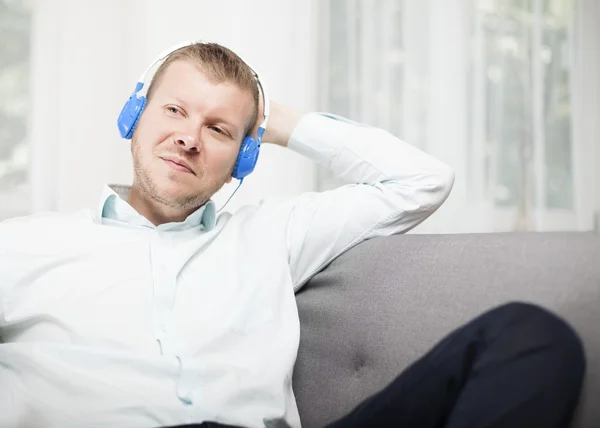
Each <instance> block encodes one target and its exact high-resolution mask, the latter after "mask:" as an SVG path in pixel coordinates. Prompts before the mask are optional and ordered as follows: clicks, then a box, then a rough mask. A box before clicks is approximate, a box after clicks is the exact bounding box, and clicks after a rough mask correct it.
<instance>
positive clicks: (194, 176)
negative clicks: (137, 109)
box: [132, 43, 259, 216]
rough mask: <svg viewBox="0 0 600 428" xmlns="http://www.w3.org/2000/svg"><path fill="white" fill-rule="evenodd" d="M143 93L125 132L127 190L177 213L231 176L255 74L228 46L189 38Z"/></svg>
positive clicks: (253, 108)
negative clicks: (130, 178)
mask: <svg viewBox="0 0 600 428" xmlns="http://www.w3.org/2000/svg"><path fill="white" fill-rule="evenodd" d="M147 100H148V101H147V104H146V107H145V109H144V111H143V113H142V115H141V117H140V120H139V123H138V124H137V127H136V129H135V132H134V134H133V138H132V154H133V163H134V184H133V188H132V194H134V195H135V199H136V200H138V199H142V200H144V202H145V203H144V204H143V205H145V206H147V207H148V206H153V207H156V208H160V209H161V210H162V211H164V212H170V213H173V214H175V213H180V214H181V216H185V215H187V214H189V213H191V212H192V211H194V210H195V209H196V208H198V207H200V206H201V205H203V204H204V203H205V202H206V201H207V200H208V199H209V198H210V197H212V195H213V194H214V193H215V192H217V191H218V190H219V189H220V188H221V187H222V186H223V184H225V183H226V182H229V181H231V174H232V171H233V168H234V166H235V161H236V159H237V155H238V152H239V149H240V145H241V142H242V140H243V139H244V137H245V136H246V135H248V133H250V132H251V130H252V129H253V128H254V126H255V123H256V119H257V112H258V105H259V92H258V86H257V82H256V79H255V77H254V75H253V73H252V70H251V69H250V67H248V65H247V64H246V63H244V62H243V61H242V60H241V59H240V58H239V57H238V56H237V55H236V54H235V53H233V52H232V51H230V50H229V49H227V48H225V47H223V46H220V45H217V44H208V43H207V44H204V43H196V44H193V45H189V46H186V47H184V48H181V49H178V50H176V51H175V52H174V53H172V54H171V55H170V56H169V57H168V58H167V59H166V60H165V61H164V62H163V63H162V64H161V65H160V66H159V68H158V69H157V71H156V73H155V74H154V77H153V79H152V82H151V83H150V86H149V88H148V92H147Z"/></svg>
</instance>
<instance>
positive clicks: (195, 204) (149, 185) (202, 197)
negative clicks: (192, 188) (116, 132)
mask: <svg viewBox="0 0 600 428" xmlns="http://www.w3.org/2000/svg"><path fill="white" fill-rule="evenodd" d="M131 152H132V155H133V169H134V177H135V181H136V182H137V185H138V186H139V189H140V191H141V192H142V193H143V194H145V195H146V196H147V197H149V198H150V199H152V200H153V201H155V202H158V203H159V204H161V205H165V206H167V207H169V208H175V209H181V210H187V211H193V210H195V209H197V208H200V207H201V206H202V205H204V204H205V203H206V202H207V201H208V200H209V199H210V198H211V197H212V196H213V195H214V194H215V193H216V192H217V191H219V190H220V189H221V187H223V185H224V184H225V182H226V180H227V178H228V177H229V176H230V175H231V173H232V172H233V168H232V169H231V171H229V172H228V173H227V174H224V175H223V176H222V177H219V178H217V179H213V180H210V179H209V178H208V177H203V176H204V175H205V174H204V170H198V171H196V175H197V176H198V177H200V178H204V180H205V182H206V185H205V186H202V188H199V189H198V191H197V192H193V193H189V194H187V195H185V194H184V195H180V196H174V197H169V196H167V195H164V196H163V195H161V194H160V191H159V189H158V186H157V185H156V182H155V181H154V180H153V178H152V172H151V171H150V170H149V169H148V168H145V167H144V166H143V163H142V160H141V154H140V150H139V142H138V141H137V140H136V138H135V137H134V138H133V140H132V145H131Z"/></svg>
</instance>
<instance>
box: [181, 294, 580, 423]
mask: <svg viewBox="0 0 600 428" xmlns="http://www.w3.org/2000/svg"><path fill="white" fill-rule="evenodd" d="M584 373H585V357H584V351H583V347H582V344H581V341H580V339H579V338H578V336H577V334H576V333H575V332H574V331H573V329H572V328H571V327H570V326H568V325H567V324H566V323H565V322H564V321H563V320H562V319H560V318H558V317H557V316H555V315H553V314H551V313H550V312H548V311H546V310H544V309H541V308H539V307H537V306H533V305H529V304H524V303H511V304H507V305H504V306H501V307H498V308H495V309H493V310H491V311H488V312H486V313H484V314H483V315H481V316H479V317H477V318H476V319H474V320H472V321H471V322H469V323H468V324H466V325H464V326H462V327H461V328H459V329H457V330H456V331H454V332H453V333H451V334H450V335H449V336H447V337H446V338H444V339H443V340H442V341H441V342H439V343H438V344H437V345H436V346H435V347H434V348H433V349H431V350H430V351H429V352H428V353H427V354H426V355H425V356H423V357H422V358H421V359H419V360H418V361H416V362H415V363H413V364H412V365H411V366H410V367H408V368H407V369H406V370H405V371H403V372H402V373H401V374H400V375H399V376H398V377H397V378H396V379H394V380H393V381H392V382H391V383H390V384H389V385H387V386H386V387H385V388H384V389H382V390H381V391H380V392H378V393H376V394H374V395H372V396H371V397H369V398H367V399H366V400H364V401H363V402H362V403H360V404H359V405H358V406H357V407H355V408H354V409H353V410H352V411H351V412H350V413H349V414H347V415H346V416H344V417H342V418H341V419H339V420H337V421H335V422H333V423H331V424H329V425H328V426H327V428H373V427H377V428H387V427H390V428H391V427H394V428H413V427H414V428H434V427H435V428H438V427H439V428H442V427H443V428H492V427H493V428H500V427H503V428H504V427H506V428H521V427H522V428H531V427H536V428H567V427H568V426H569V422H570V420H571V419H572V416H573V412H574V409H575V407H576V405H577V402H578V399H579V395H580V391H581V387H582V382H583V377H584ZM187 426H188V427H206V428H209V427H210V428H217V427H226V425H220V424H216V423H211V422H208V423H203V424H196V425H187Z"/></svg>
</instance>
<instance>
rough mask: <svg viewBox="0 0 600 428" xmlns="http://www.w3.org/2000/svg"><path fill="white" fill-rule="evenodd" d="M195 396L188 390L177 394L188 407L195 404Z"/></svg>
mask: <svg viewBox="0 0 600 428" xmlns="http://www.w3.org/2000/svg"><path fill="white" fill-rule="evenodd" d="M193 396H194V394H193V393H192V392H191V391H189V390H187V389H184V390H181V391H179V392H178V394H177V397H178V398H179V400H180V401H181V402H182V403H183V404H185V405H187V406H190V405H192V404H193V403H194V400H193Z"/></svg>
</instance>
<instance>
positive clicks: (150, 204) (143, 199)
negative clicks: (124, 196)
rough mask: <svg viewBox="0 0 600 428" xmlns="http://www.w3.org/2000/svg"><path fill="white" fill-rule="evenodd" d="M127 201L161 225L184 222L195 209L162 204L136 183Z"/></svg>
mask: <svg viewBox="0 0 600 428" xmlns="http://www.w3.org/2000/svg"><path fill="white" fill-rule="evenodd" d="M127 202H128V203H129V205H131V207H132V208H133V209H135V210H136V211H137V212H138V213H139V214H140V215H142V216H144V217H145V218H146V219H148V221H149V222H150V223H152V224H153V225H155V226H159V225H161V224H165V223H173V222H182V221H184V220H185V219H186V218H187V217H188V216H189V215H190V214H191V213H192V212H194V210H182V209H181V208H173V207H169V206H168V205H165V204H162V203H160V202H158V201H156V200H154V199H152V198H151V197H149V196H148V195H146V194H145V193H144V192H143V191H142V190H141V189H140V188H139V187H138V186H136V185H135V184H134V185H133V186H132V187H131V190H130V192H129V197H128V200H127Z"/></svg>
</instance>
